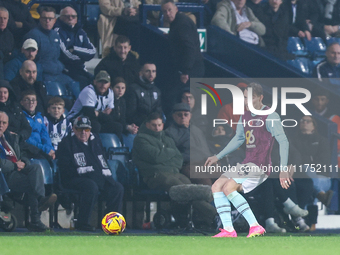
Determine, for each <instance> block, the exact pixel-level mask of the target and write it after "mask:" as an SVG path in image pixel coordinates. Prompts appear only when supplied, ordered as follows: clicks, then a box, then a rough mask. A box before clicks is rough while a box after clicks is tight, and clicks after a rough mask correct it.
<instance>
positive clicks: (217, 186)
mask: <svg viewBox="0 0 340 255" xmlns="http://www.w3.org/2000/svg"><path fill="white" fill-rule="evenodd" d="M222 187H223V184H221V183H220V181H219V180H217V181H215V183H214V184H213V185H212V186H211V192H212V193H216V192H221V191H222Z"/></svg>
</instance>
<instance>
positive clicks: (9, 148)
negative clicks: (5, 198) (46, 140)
mask: <svg viewBox="0 0 340 255" xmlns="http://www.w3.org/2000/svg"><path fill="white" fill-rule="evenodd" d="M8 123H9V118H8V115H7V114H6V113H5V112H2V111H0V158H1V160H0V168H1V171H2V173H3V174H4V176H5V179H6V181H7V184H8V187H9V188H10V189H11V191H13V192H19V193H26V195H27V198H28V205H29V207H30V218H31V222H30V224H29V225H28V226H27V228H28V229H29V230H31V231H34V232H43V231H46V230H48V227H46V226H45V225H44V224H43V223H42V222H41V220H40V212H41V211H44V210H47V208H49V207H50V206H52V205H53V204H54V202H55V201H56V200H57V196H56V194H53V193H52V194H50V195H49V196H47V197H45V187H44V176H43V173H42V171H41V168H40V167H39V165H36V164H30V161H29V159H28V158H26V157H25V155H24V153H23V151H22V149H21V145H22V144H21V143H20V137H19V135H17V134H14V133H13V132H9V131H8V130H7V127H8Z"/></svg>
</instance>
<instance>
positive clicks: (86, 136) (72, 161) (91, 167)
mask: <svg viewBox="0 0 340 255" xmlns="http://www.w3.org/2000/svg"><path fill="white" fill-rule="evenodd" d="M91 128H92V125H91V121H90V119H89V118H88V117H86V116H80V117H77V118H76V119H75V120H74V123H73V133H72V134H69V135H68V136H67V137H65V138H64V139H63V140H62V141H61V142H60V144H59V147H58V151H57V159H58V163H57V164H58V166H59V171H60V176H61V182H62V184H63V185H64V186H65V187H67V188H70V189H73V190H77V191H79V192H81V196H80V203H79V214H78V219H77V220H78V221H77V223H76V226H75V227H76V229H78V230H83V231H94V230H95V229H94V228H93V227H92V226H90V217H91V213H92V211H93V208H94V205H95V202H96V200H97V197H98V194H99V192H100V195H101V196H102V198H103V199H104V200H105V201H106V211H105V213H108V212H120V213H122V206H123V193H124V188H123V186H122V185H121V184H120V183H118V182H116V181H115V180H114V179H113V178H112V173H111V171H110V169H109V167H108V164H107V160H106V158H105V152H104V149H103V147H102V144H101V141H100V138H99V136H98V135H96V134H93V133H92V132H91Z"/></svg>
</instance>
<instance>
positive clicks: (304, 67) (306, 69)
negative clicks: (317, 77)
mask: <svg viewBox="0 0 340 255" xmlns="http://www.w3.org/2000/svg"><path fill="white" fill-rule="evenodd" d="M287 63H288V64H290V65H292V66H294V67H295V68H297V69H299V70H300V71H301V72H302V73H304V74H310V73H311V68H310V67H311V63H310V60H309V59H308V58H296V59H293V60H288V61H287Z"/></svg>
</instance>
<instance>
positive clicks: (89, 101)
mask: <svg viewBox="0 0 340 255" xmlns="http://www.w3.org/2000/svg"><path fill="white" fill-rule="evenodd" d="M78 98H79V101H80V102H81V105H82V106H83V107H84V106H89V107H95V106H96V103H97V95H96V92H95V91H94V90H93V89H91V88H89V87H86V88H85V89H83V90H82V91H81V92H80V94H79V97H78Z"/></svg>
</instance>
